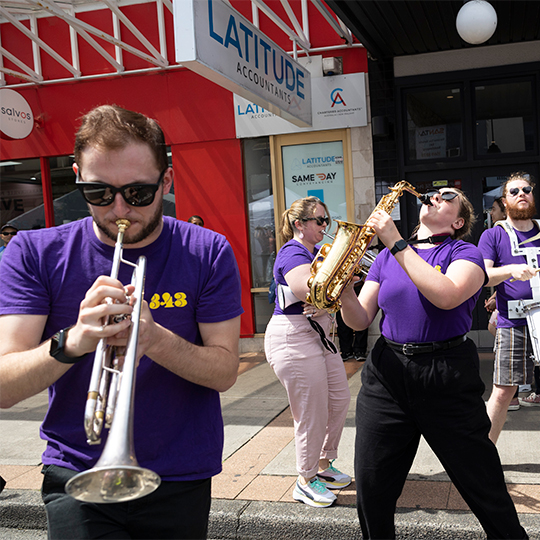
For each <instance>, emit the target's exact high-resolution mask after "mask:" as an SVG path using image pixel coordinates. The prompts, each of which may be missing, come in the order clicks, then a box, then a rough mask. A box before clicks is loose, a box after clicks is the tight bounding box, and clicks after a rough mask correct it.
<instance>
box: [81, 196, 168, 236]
mask: <svg viewBox="0 0 540 540" xmlns="http://www.w3.org/2000/svg"><path fill="white" fill-rule="evenodd" d="M88 209H89V211H90V215H91V216H92V218H93V220H94V223H95V224H96V226H97V228H98V229H99V230H100V231H101V232H102V233H103V234H104V235H105V236H107V238H109V239H111V240H113V241H114V242H116V240H117V238H118V234H117V233H116V232H113V231H111V230H110V229H108V228H107V226H106V225H105V223H103V222H100V221H99V220H98V219H97V217H96V216H95V214H94V212H93V208H92V206H90V205H88ZM162 219H163V201H162V200H160V201H159V204H158V205H157V208H156V211H155V212H154V215H153V216H152V217H151V218H150V221H149V222H148V223H147V224H146V225H145V226H144V227H143V228H142V229H141V231H140V232H139V234H137V235H136V236H132V237H130V236H129V235H126V237H124V240H123V242H124V244H126V245H127V244H138V243H139V242H142V241H143V240H145V239H146V238H148V237H149V236H150V235H151V234H152V233H153V232H154V231H155V230H156V229H157V228H158V227H159V225H160V223H161V220H162Z"/></svg>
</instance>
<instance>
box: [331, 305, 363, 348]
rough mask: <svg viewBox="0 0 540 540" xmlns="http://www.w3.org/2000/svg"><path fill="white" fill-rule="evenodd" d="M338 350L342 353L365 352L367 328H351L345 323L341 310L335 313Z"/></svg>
mask: <svg viewBox="0 0 540 540" xmlns="http://www.w3.org/2000/svg"><path fill="white" fill-rule="evenodd" d="M336 320H337V335H338V338H339V350H340V352H341V354H342V355H346V354H352V353H354V354H358V353H364V354H365V353H366V352H367V344H368V330H367V328H366V330H353V329H352V328H350V327H349V326H347V325H346V324H345V322H344V321H343V317H342V316H341V311H338V312H337V313H336Z"/></svg>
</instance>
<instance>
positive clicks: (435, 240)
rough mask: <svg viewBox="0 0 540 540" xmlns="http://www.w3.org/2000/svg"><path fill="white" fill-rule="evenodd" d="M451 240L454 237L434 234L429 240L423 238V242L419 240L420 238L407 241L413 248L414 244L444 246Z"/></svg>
mask: <svg viewBox="0 0 540 540" xmlns="http://www.w3.org/2000/svg"><path fill="white" fill-rule="evenodd" d="M449 238H452V235H450V234H434V235H433V236H429V237H428V238H422V240H418V238H412V239H409V240H407V244H410V245H411V246H412V245H413V244H443V243H444V242H446V241H447V240H448V239H449Z"/></svg>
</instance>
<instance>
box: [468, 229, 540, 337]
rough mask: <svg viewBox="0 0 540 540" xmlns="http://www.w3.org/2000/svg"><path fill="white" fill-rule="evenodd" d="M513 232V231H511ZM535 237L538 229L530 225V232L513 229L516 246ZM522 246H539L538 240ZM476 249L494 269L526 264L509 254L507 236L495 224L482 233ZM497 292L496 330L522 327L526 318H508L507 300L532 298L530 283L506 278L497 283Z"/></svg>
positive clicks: (524, 260)
mask: <svg viewBox="0 0 540 540" xmlns="http://www.w3.org/2000/svg"><path fill="white" fill-rule="evenodd" d="M514 230H515V229H514ZM537 234H538V228H537V227H536V225H533V228H532V229H531V230H530V231H526V232H521V231H518V230H516V235H517V239H518V243H520V242H523V241H524V240H527V239H529V238H532V237H533V236H535V235H537ZM523 247H540V239H539V240H534V241H533V242H528V243H527V244H524V245H523ZM478 248H479V249H480V251H481V252H482V255H483V256H484V259H489V260H490V261H493V263H494V266H495V267H500V266H506V265H507V264H527V258H526V257H525V255H517V256H514V255H512V246H511V244H510V237H509V236H508V233H507V232H506V231H505V230H504V229H503V228H502V227H501V226H500V225H497V226H495V227H493V228H491V229H487V230H486V231H484V232H483V233H482V236H481V237H480V241H479V242H478ZM495 290H496V291H497V310H498V311H499V319H498V321H497V327H499V328H513V327H514V326H525V325H526V324H527V319H525V318H523V319H509V318H508V301H509V300H527V299H530V298H532V289H531V283H530V281H513V282H511V281H510V280H509V279H507V280H506V281H503V282H502V283H499V285H497V286H496V287H495Z"/></svg>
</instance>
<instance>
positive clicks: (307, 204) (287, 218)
mask: <svg viewBox="0 0 540 540" xmlns="http://www.w3.org/2000/svg"><path fill="white" fill-rule="evenodd" d="M319 204H320V205H321V206H322V207H323V208H324V211H325V212H326V215H327V216H328V217H330V212H329V211H328V207H327V206H326V204H324V203H323V202H322V201H321V200H320V199H319V198H318V197H304V198H303V199H298V200H296V201H294V202H293V203H292V204H291V207H290V208H288V209H287V210H285V212H283V214H282V215H281V225H280V231H279V234H280V235H281V238H282V240H283V243H285V242H288V241H289V240H291V239H292V238H293V237H294V229H295V225H294V222H295V221H297V220H298V221H302V219H305V218H310V217H313V215H314V214H315V212H316V211H317V206H318V205H319Z"/></svg>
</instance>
